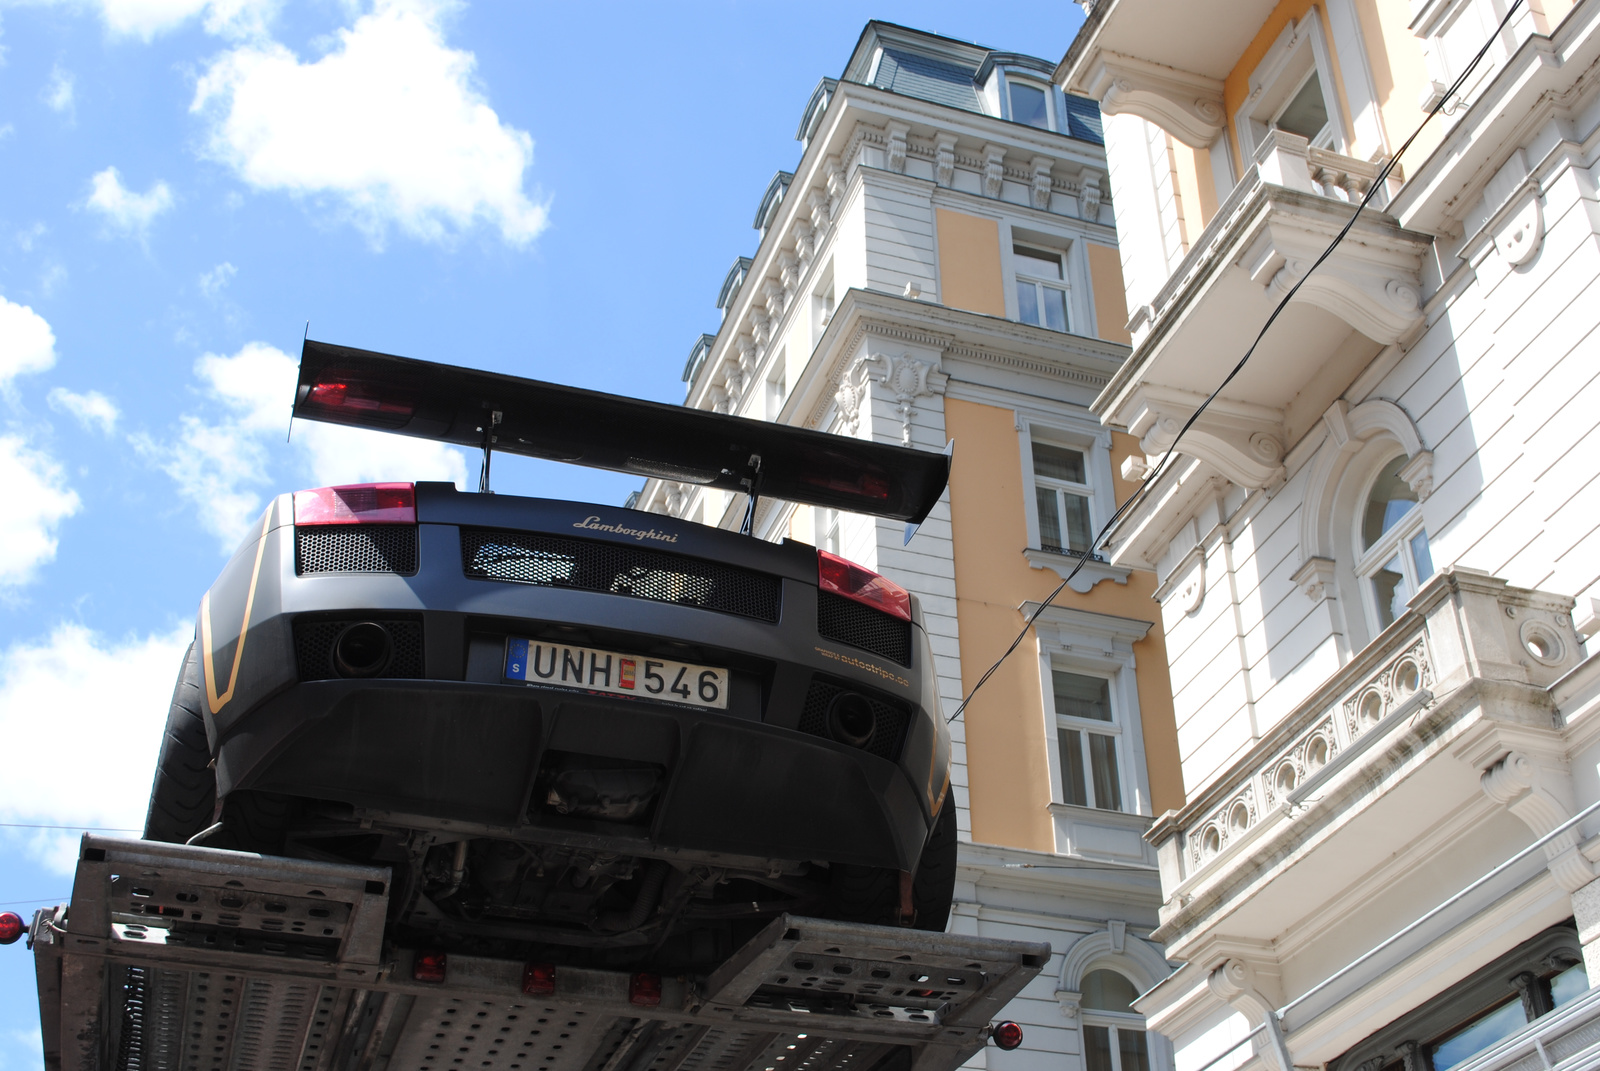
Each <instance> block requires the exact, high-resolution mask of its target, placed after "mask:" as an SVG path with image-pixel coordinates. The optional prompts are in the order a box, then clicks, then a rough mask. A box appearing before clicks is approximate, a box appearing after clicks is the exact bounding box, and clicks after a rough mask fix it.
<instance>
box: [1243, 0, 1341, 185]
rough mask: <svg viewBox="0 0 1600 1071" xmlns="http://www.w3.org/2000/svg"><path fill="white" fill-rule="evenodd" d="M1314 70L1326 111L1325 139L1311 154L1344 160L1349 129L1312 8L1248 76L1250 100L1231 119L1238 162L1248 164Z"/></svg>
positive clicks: (1318, 20)
mask: <svg viewBox="0 0 1600 1071" xmlns="http://www.w3.org/2000/svg"><path fill="white" fill-rule="evenodd" d="M1313 70H1315V71H1316V74H1317V78H1318V80H1319V81H1320V83H1321V86H1322V102H1323V105H1324V107H1326V108H1327V111H1328V129H1327V136H1326V138H1324V139H1319V140H1317V141H1313V142H1312V145H1313V147H1315V148H1322V149H1331V150H1333V151H1334V152H1337V153H1344V154H1348V153H1349V151H1350V146H1349V140H1348V134H1347V129H1348V124H1347V123H1346V122H1345V115H1344V107H1343V102H1342V101H1341V100H1340V99H1339V83H1338V81H1337V80H1336V79H1335V77H1334V69H1333V56H1332V53H1331V52H1330V50H1329V48H1328V39H1327V35H1326V34H1325V33H1324V32H1323V27H1322V16H1321V15H1320V14H1319V13H1318V10H1317V8H1315V7H1312V8H1310V9H1309V10H1308V11H1307V12H1306V13H1305V14H1304V15H1302V16H1301V17H1300V18H1299V19H1297V20H1295V21H1294V22H1293V23H1292V24H1291V25H1288V26H1285V27H1284V29H1283V32H1282V33H1281V34H1279V35H1278V39H1277V40H1276V41H1274V42H1273V44H1272V47H1271V48H1269V49H1267V53H1266V55H1264V56H1263V57H1261V62H1260V63H1258V64H1256V69H1255V70H1254V71H1252V72H1251V74H1250V95H1249V97H1248V98H1246V100H1245V103H1244V106H1243V107H1241V108H1240V109H1239V111H1238V114H1237V115H1236V116H1235V118H1234V135H1235V136H1236V137H1237V138H1238V139H1239V147H1240V150H1241V151H1240V153H1239V156H1240V158H1241V159H1243V160H1244V161H1246V162H1247V163H1248V162H1249V160H1250V159H1251V157H1252V156H1253V155H1254V154H1255V151H1256V147H1257V146H1259V145H1260V144H1261V143H1262V141H1263V140H1265V139H1266V136H1267V134H1268V133H1270V132H1271V131H1272V129H1273V126H1272V123H1273V120H1275V119H1276V118H1277V117H1278V115H1279V113H1281V112H1282V111H1283V109H1284V107H1285V106H1286V105H1287V104H1288V103H1289V102H1290V101H1291V100H1293V99H1294V95H1295V94H1296V93H1298V92H1299V91H1300V87H1301V86H1303V85H1305V83H1306V80H1307V79H1308V78H1309V77H1310V76H1311V72H1312V71H1313Z"/></svg>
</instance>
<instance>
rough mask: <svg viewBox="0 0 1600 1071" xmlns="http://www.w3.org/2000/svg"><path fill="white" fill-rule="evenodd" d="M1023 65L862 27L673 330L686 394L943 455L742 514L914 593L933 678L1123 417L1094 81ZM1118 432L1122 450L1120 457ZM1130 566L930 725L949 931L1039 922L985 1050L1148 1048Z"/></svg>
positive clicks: (669, 491)
mask: <svg viewBox="0 0 1600 1071" xmlns="http://www.w3.org/2000/svg"><path fill="white" fill-rule="evenodd" d="M1052 69H1053V67H1052V64H1050V63H1046V62H1044V61H1042V60H1039V59H1035V58H1032V57H1028V56H1022V55H1014V54H1009V53H1001V52H994V51H991V50H988V49H985V48H981V47H977V46H974V45H969V44H965V43H962V42H957V41H951V40H948V39H945V38H940V37H936V36H933V35H929V34H923V33H918V32H916V31H912V30H907V29H905V28H902V27H897V26H891V25H887V24H884V23H871V24H869V25H868V26H867V28H866V30H865V31H864V33H863V34H862V37H861V39H860V41H859V43H858V44H857V46H856V48H855V51H854V52H853V54H852V55H851V56H850V59H849V62H848V63H847V64H846V66H845V69H844V71H843V73H842V74H841V75H840V77H839V78H837V79H833V78H827V79H824V80H823V81H822V82H821V83H820V84H819V85H818V87H817V89H816V92H815V94H814V95H813V97H812V98H811V101H810V102H809V104H808V105H807V107H806V109H805V112H804V116H803V118H802V121H801V124H800V129H799V134H798V137H799V140H800V142H801V146H802V149H801V154H800V159H799V162H798V163H796V164H795V165H794V168H793V171H792V172H791V171H780V172H778V173H777V174H776V175H775V176H774V178H773V180H772V182H771V184H770V185H769V186H768V188H767V189H766V191H765V193H764V196H762V198H761V200H760V208H759V210H758V212H757V214H756V217H755V228H756V231H757V232H758V235H759V241H758V244H757V246H756V248H755V250H754V252H753V253H752V254H751V255H750V256H748V257H744V256H742V257H739V258H737V259H736V260H735V261H734V263H733V265H732V267H731V268H730V270H729V272H728V275H727V277H726V279H725V280H724V281H723V283H722V286H721V289H720V292H719V294H718V298H717V306H718V308H719V309H720V310H721V314H722V320H721V325H720V327H719V328H718V329H717V331H716V332H715V333H711V334H706V335H703V336H701V337H700V338H699V339H698V340H697V341H696V343H695V345H694V347H693V349H692V351H691V354H690V358H689V362H688V366H687V368H686V369H685V373H684V378H685V380H686V381H687V383H688V397H687V401H686V404H688V405H692V406H700V407H703V408H711V409H716V410H719V411H722V412H731V413H739V414H742V415H746V416H754V417H758V418H763V419H769V420H777V421H783V422H786V423H792V424H797V425H802V426H805V427H811V428H819V429H823V430H829V431H833V432H835V433H837V434H840V435H852V436H859V437H863V438H872V439H876V440H878V441H882V442H894V443H908V444H910V445H913V446H917V447H921V448H924V449H929V450H943V449H944V448H945V447H946V444H947V443H948V442H949V441H950V440H952V439H953V440H955V447H954V471H953V474H952V478H951V486H950V490H949V492H948V493H947V495H946V498H945V499H944V500H943V501H942V502H941V504H940V505H939V506H938V507H937V508H936V509H935V511H934V513H933V514H932V515H931V516H930V517H929V518H928V520H927V522H926V523H925V524H923V526H922V528H921V530H920V531H919V532H918V533H917V535H916V536H915V538H913V539H912V540H911V541H910V543H909V544H905V542H904V538H903V536H904V533H903V531H902V527H901V526H900V525H896V524H889V523H887V522H879V521H875V520H873V519H872V518H867V517H857V516H840V515H838V514H836V513H831V512H828V511H823V510H813V509H810V508H806V507H798V508H797V507H795V506H793V505H792V504H789V503H784V502H779V501H772V500H763V501H762V502H761V505H760V509H759V510H758V512H757V513H756V515H755V517H754V530H755V533H756V534H757V535H758V536H760V537H761V538H766V539H783V538H793V539H798V540H801V541H804V542H807V543H812V544H815V545H816V546H818V547H821V548H825V549H828V550H832V551H837V552H839V553H841V554H843V555H845V556H846V557H848V558H851V559H853V560H855V561H857V562H860V563H862V564H863V565H866V566H868V567H869V568H873V569H876V570H878V571H880V572H882V573H884V574H886V575H887V576H889V577H890V578H891V579H893V580H895V581H897V582H898V583H900V584H903V585H904V586H906V587H907V588H909V589H911V590H912V591H915V592H916V593H917V594H918V596H919V597H920V599H921V601H922V605H923V608H924V611H925V614H926V618H927V621H928V623H929V632H930V635H931V637H932V640H933V643H934V647H935V657H936V660H937V663H938V665H937V671H938V674H939V680H940V690H941V695H942V700H943V702H944V704H945V709H946V711H947V712H953V711H954V710H955V709H956V707H957V705H958V704H959V703H960V702H961V698H962V696H963V694H964V693H965V692H966V691H967V690H969V689H970V688H971V687H972V685H973V684H974V683H975V682H976V681H977V679H978V677H979V676H980V675H981V674H982V673H983V671H984V670H985V669H986V668H987V667H988V666H989V664H990V663H991V662H992V661H993V660H994V659H995V658H997V657H998V656H999V655H1000V654H1001V652H1002V651H1004V650H1005V648H1006V646H1007V645H1008V644H1009V643H1010V642H1011V640H1012V639H1013V638H1014V637H1015V636H1016V634H1017V632H1018V630H1020V629H1021V628H1022V627H1023V624H1024V621H1025V616H1026V614H1027V613H1028V612H1030V611H1031V610H1032V609H1033V608H1034V607H1035V606H1036V605H1037V602H1038V600H1040V599H1042V598H1044V596H1045V595H1046V594H1048V593H1049V592H1050V590H1051V589H1052V588H1054V587H1055V586H1056V585H1057V584H1059V583H1060V581H1061V577H1062V575H1063V574H1064V573H1065V572H1067V571H1068V570H1070V568H1071V567H1072V566H1073V565H1074V564H1076V562H1077V561H1078V560H1079V557H1080V556H1081V553H1082V552H1083V550H1084V549H1085V548H1086V546H1087V539H1088V534H1089V533H1090V532H1091V531H1092V528H1093V527H1094V526H1096V525H1098V524H1101V523H1104V521H1105V520H1106V519H1107V518H1108V517H1109V516H1110V515H1111V512H1112V510H1113V509H1114V508H1115V504H1116V502H1117V501H1119V500H1120V499H1122V498H1124V497H1126V495H1127V494H1128V493H1129V492H1130V491H1131V490H1132V488H1133V486H1134V485H1133V484H1131V483H1129V482H1128V481H1127V480H1125V479H1124V478H1122V477H1121V476H1119V475H1118V470H1119V469H1120V468H1121V467H1122V466H1123V465H1124V463H1125V462H1126V461H1127V460H1128V459H1129V458H1130V457H1132V456H1134V455H1136V454H1139V451H1138V448H1137V443H1136V441H1135V440H1134V439H1133V438H1132V437H1130V436H1126V435H1122V434H1118V433H1113V432H1111V431H1109V430H1108V429H1106V428H1105V427H1104V426H1102V425H1101V423H1100V422H1099V421H1098V420H1097V419H1096V418H1095V416H1094V415H1093V414H1092V413H1091V412H1090V408H1089V406H1090V404H1091V403H1092V402H1093V401H1094V399H1095V398H1096V397H1097V396H1098V395H1099V394H1101V393H1102V392H1103V391H1104V390H1105V389H1106V388H1107V386H1108V385H1109V384H1110V383H1111V382H1112V381H1113V378H1114V377H1115V376H1116V375H1117V374H1118V372H1119V370H1120V369H1121V367H1122V364H1123V362H1124V360H1125V359H1126V357H1127V354H1128V347H1127V345H1126V343H1127V340H1128V335H1127V332H1126V330H1125V328H1124V324H1125V323H1126V321H1127V310H1126V308H1125V306H1124V304H1123V283H1122V278H1121V272H1120V265H1119V260H1120V258H1119V254H1118V252H1117V248H1116V240H1115V232H1114V228H1113V226H1112V216H1111V207H1112V206H1111V203H1110V199H1109V198H1108V197H1107V195H1106V162H1105V155H1104V151H1103V149H1102V145H1101V136H1100V126H1099V123H1100V118H1099V113H1098V111H1097V110H1096V108H1095V107H1094V105H1093V103H1092V102H1090V101H1086V100H1084V99H1082V98H1079V97H1072V96H1068V95H1066V94H1064V93H1062V92H1061V91H1060V90H1059V89H1058V88H1057V87H1056V86H1055V85H1053V84H1052V82H1051V80H1050V78H1051V71H1052ZM1139 456H1142V454H1139ZM636 505H637V506H638V508H641V509H648V510H655V511H662V512H669V513H672V514H674V515H677V516H683V517H689V518H692V519H695V520H699V521H703V522H704V523H707V524H718V525H721V526H723V527H727V528H737V527H738V526H739V525H740V523H741V522H742V520H743V516H744V511H745V508H746V504H745V501H744V499H743V498H735V497H733V496H728V495H725V494H722V493H721V492H717V491H715V490H708V489H705V488H701V487H694V486H690V485H684V484H676V483H671V482H665V481H661V480H652V481H650V482H649V483H647V484H646V486H645V488H644V489H643V491H642V492H641V495H640V497H639V499H638V500H637V501H636ZM1154 588H1155V583H1154V580H1153V578H1151V577H1149V576H1148V575H1147V574H1143V573H1138V572H1135V571H1134V570H1132V569H1130V568H1128V567H1126V566H1118V565H1113V564H1109V563H1106V562H1103V561H1096V560H1091V561H1090V562H1088V563H1087V565H1086V567H1085V568H1084V569H1083V570H1082V572H1081V573H1080V574H1079V576H1078V577H1077V578H1076V579H1075V580H1074V582H1073V587H1072V588H1071V589H1070V590H1069V591H1067V592H1065V593H1064V594H1063V597H1061V598H1060V599H1058V600H1057V602H1056V604H1055V605H1053V606H1052V607H1051V608H1050V609H1049V610H1048V611H1047V612H1046V613H1045V614H1044V615H1042V616H1041V617H1040V619H1039V624H1038V627H1037V628H1035V629H1034V630H1032V631H1031V632H1030V633H1029V635H1028V636H1027V638H1026V641H1025V643H1024V644H1023V646H1022V648H1021V649H1020V650H1019V651H1018V653H1017V654H1016V655H1015V656H1014V657H1013V658H1012V659H1011V660H1010V661H1008V662H1007V663H1006V665H1005V667H1004V668H1003V670H1002V671H1001V672H1000V673H998V674H996V675H995V677H994V679H993V680H991V682H990V683H989V685H988V686H987V687H986V688H985V689H984V691H983V692H982V693H980V695H979V697H978V699H977V700H976V701H975V702H974V703H973V704H972V705H971V706H970V707H969V708H968V709H967V711H966V712H965V714H964V716H963V717H962V719H961V720H960V721H958V722H957V723H956V724H955V725H954V726H953V727H952V728H953V733H954V738H955V762H956V773H955V778H954V798H955V801H956V803H957V805H958V806H959V808H960V810H959V818H960V829H961V836H962V840H963V844H962V848H961V856H960V859H961V877H960V884H959V886H958V889H957V901H958V902H957V904H956V908H955V913H954V917H953V920H952V923H951V925H952V928H953V929H956V930H958V931H960V932H966V933H982V934H986V935H996V936H1016V937H1026V938H1029V939H1035V940H1037V939H1044V940H1048V941H1050V942H1051V944H1052V946H1053V947H1054V948H1055V950H1056V955H1055V956H1054V958H1053V959H1052V961H1051V964H1050V966H1049V967H1048V968H1047V970H1046V971H1045V973H1044V974H1043V975H1042V976H1041V977H1040V978H1039V979H1038V980H1037V981H1036V982H1035V983H1033V984H1032V985H1031V986H1030V987H1029V989H1028V990H1027V991H1026V992H1025V993H1024V994H1023V996H1022V997H1021V998H1019V999H1018V1000H1017V1001H1016V1002H1015V1003H1014V1004H1013V1005H1012V1006H1011V1008H1010V1009H1008V1013H1007V1014H1009V1015H1010V1016H1011V1017H1013V1018H1015V1019H1017V1020H1019V1021H1021V1022H1022V1023H1023V1024H1024V1025H1025V1028H1026V1038H1025V1041H1024V1043H1023V1047H1022V1048H1021V1049H1018V1050H1016V1051H1014V1052H1009V1053H1006V1052H1001V1051H999V1050H998V1049H994V1048H992V1047H991V1048H990V1049H989V1050H988V1051H987V1052H986V1053H985V1054H984V1055H983V1056H980V1057H979V1058H978V1059H979V1060H980V1061H987V1062H988V1063H989V1064H991V1065H992V1066H994V1067H996V1068H1014V1069H1018V1071H1021V1069H1024V1068H1037V1069H1038V1071H1046V1069H1049V1071H1057V1069H1061V1068H1064V1067H1085V1066H1086V1067H1088V1068H1092V1069H1095V1071H1099V1069H1101V1068H1105V1069H1120V1071H1145V1069H1147V1068H1157V1069H1166V1068H1169V1067H1170V1052H1169V1051H1168V1049H1167V1047H1166V1046H1165V1044H1164V1042H1163V1041H1162V1040H1161V1039H1160V1038H1159V1036H1156V1035H1150V1036H1149V1038H1148V1039H1147V1038H1146V1035H1145V1033H1144V1024H1143V1020H1142V1019H1141V1018H1140V1016H1139V1015H1138V1014H1137V1013H1136V1012H1134V1011H1133V1010H1132V1008H1131V1001H1132V999H1133V997H1134V996H1135V995H1136V994H1137V993H1139V992H1142V991H1144V990H1146V989H1148V988H1150V987H1151V986H1153V985H1155V984H1156V983H1157V982H1159V981H1161V979H1163V978H1164V977H1166V975H1167V972H1168V970H1169V968H1168V965H1167V963H1166V961H1165V959H1164V958H1163V957H1162V955H1161V953H1160V951H1159V946H1158V945H1157V944H1155V943H1152V940H1151V937H1150V933H1151V930H1152V929H1153V928H1154V927H1155V925H1156V924H1157V918H1156V908H1157V906H1158V904H1159V902H1160V894H1159V886H1158V878H1157V870H1156V865H1155V864H1156V858H1155V851H1154V849H1153V847H1152V846H1151V845H1150V844H1149V843H1147V842H1146V841H1145V839H1144V834H1145V833H1146V831H1147V830H1148V829H1149V828H1150V826H1151V823H1152V822H1153V821H1154V818H1155V816H1156V815H1157V814H1159V813H1161V812H1162V811H1165V810H1169V809H1171V808H1174V807H1178V806H1181V805H1182V801H1183V797H1182V793H1181V787H1180V783H1179V776H1180V775H1179V770H1178V763H1177V744H1176V736H1175V732H1174V727H1173V720H1172V707H1171V687H1170V685H1169V683H1168V680H1167V675H1166V669H1165V667H1166V661H1167V659H1166V652H1165V648H1164V646H1163V643H1162V638H1161V630H1160V628H1159V626H1157V625H1155V624H1154V611H1155V610H1156V609H1157V606H1156V603H1155V602H1154V601H1153V600H1152V599H1151V595H1152V593H1153V591H1154Z"/></svg>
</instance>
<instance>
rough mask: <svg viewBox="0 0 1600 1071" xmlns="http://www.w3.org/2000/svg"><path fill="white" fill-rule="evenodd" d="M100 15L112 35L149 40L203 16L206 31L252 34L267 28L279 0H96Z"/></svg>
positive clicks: (231, 35)
mask: <svg viewBox="0 0 1600 1071" xmlns="http://www.w3.org/2000/svg"><path fill="white" fill-rule="evenodd" d="M99 3H100V14H101V16H102V17H103V18H104V19H105V20H106V26H107V28H109V29H110V30H111V32H112V33H114V34H122V35H125V36H130V37H140V38H143V39H144V40H146V41H148V40H150V39H151V38H153V37H155V36H156V35H158V34H162V33H166V32H167V31H169V30H174V29H176V28H177V27H179V26H181V25H183V23H185V22H187V21H188V20H189V19H192V18H194V17H195V16H197V15H203V16H204V25H205V28H206V31H207V32H208V33H214V34H220V35H222V36H224V37H232V38H239V37H251V36H255V35H259V34H261V33H264V32H265V31H266V26H267V23H268V22H270V21H271V19H272V16H273V15H274V14H275V13H276V12H277V10H278V7H279V3H278V0H99Z"/></svg>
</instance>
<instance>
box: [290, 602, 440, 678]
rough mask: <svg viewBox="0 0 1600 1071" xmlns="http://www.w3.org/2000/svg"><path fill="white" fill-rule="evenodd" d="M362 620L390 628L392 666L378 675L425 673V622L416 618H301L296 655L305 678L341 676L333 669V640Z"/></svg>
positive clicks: (379, 676) (296, 640)
mask: <svg viewBox="0 0 1600 1071" xmlns="http://www.w3.org/2000/svg"><path fill="white" fill-rule="evenodd" d="M358 621H372V622H376V623H377V624H379V625H382V626H383V627H384V628H386V629H388V630H389V642H390V644H391V645H392V651H391V653H390V655H389V665H388V666H387V668H385V669H384V670H382V671H381V672H380V673H378V674H377V677H378V678H380V679H381V678H395V677H401V678H407V679H417V678H420V677H421V676H422V622H421V621H419V620H418V619H416V618H414V617H339V618H332V619H330V618H325V617H324V618H301V619H299V620H298V621H296V622H295V623H294V657H295V662H296V664H297V667H298V669H299V671H300V679H301V680H303V681H327V680H334V679H336V678H338V676H339V673H338V672H337V671H336V670H335V669H334V668H333V641H334V640H336V639H338V638H339V633H341V632H343V631H344V630H345V629H346V628H348V627H349V626H351V625H353V624H355V623H356V622H358Z"/></svg>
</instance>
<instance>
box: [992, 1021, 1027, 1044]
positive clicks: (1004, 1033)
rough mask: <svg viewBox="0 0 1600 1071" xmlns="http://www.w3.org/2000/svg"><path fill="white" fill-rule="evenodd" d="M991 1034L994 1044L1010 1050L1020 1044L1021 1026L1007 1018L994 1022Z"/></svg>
mask: <svg viewBox="0 0 1600 1071" xmlns="http://www.w3.org/2000/svg"><path fill="white" fill-rule="evenodd" d="M991 1036H992V1037H993V1038H994V1043H995V1044H996V1045H998V1046H1000V1048H1002V1049H1005V1050H1006V1051H1007V1052H1010V1051H1011V1050H1012V1049H1014V1048H1016V1047H1017V1046H1018V1045H1021V1044H1022V1027H1020V1026H1018V1025H1017V1024H1016V1023H1013V1022H1012V1021H1011V1020H1010V1019H1007V1020H1006V1021H1005V1022H1003V1023H995V1024H994V1033H993V1034H992V1035H991Z"/></svg>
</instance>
